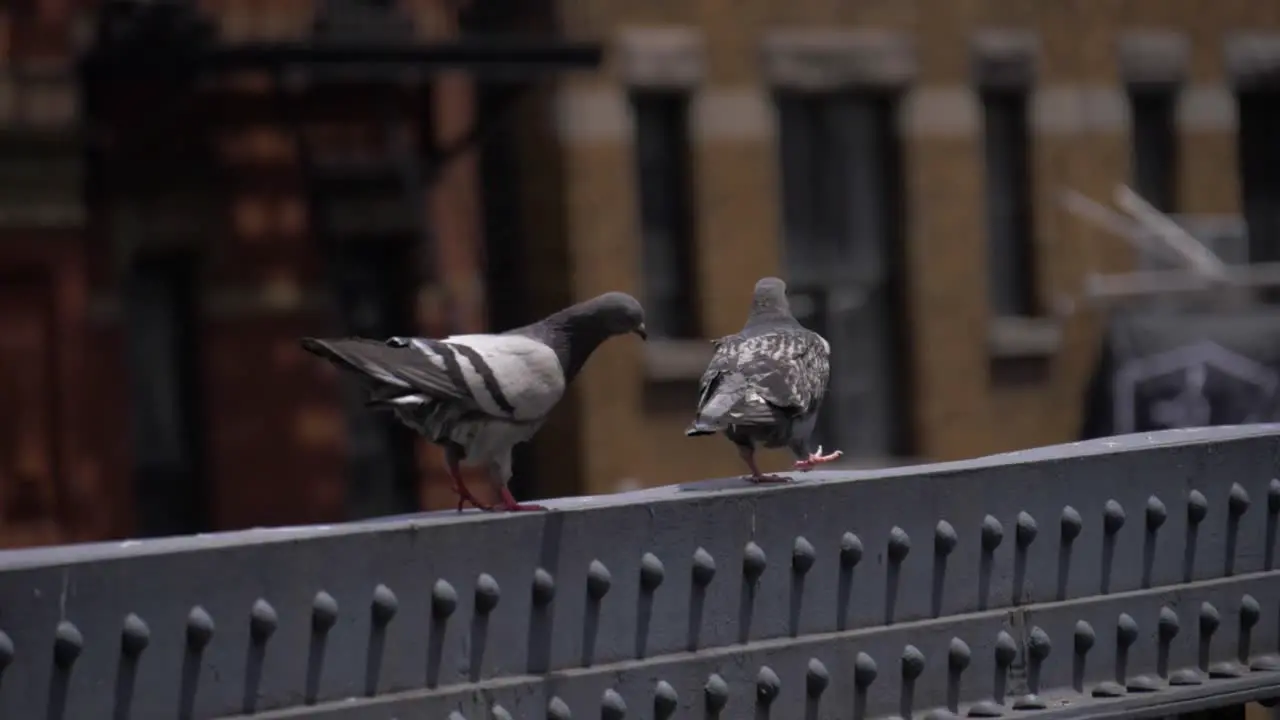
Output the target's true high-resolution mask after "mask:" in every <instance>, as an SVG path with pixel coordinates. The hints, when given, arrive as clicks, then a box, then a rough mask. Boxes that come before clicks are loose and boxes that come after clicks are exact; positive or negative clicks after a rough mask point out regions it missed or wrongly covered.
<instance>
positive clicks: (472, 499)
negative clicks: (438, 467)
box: [445, 457, 493, 512]
mask: <svg viewBox="0 0 1280 720" xmlns="http://www.w3.org/2000/svg"><path fill="white" fill-rule="evenodd" d="M445 469H446V470H447V471H448V472H449V479H450V480H452V481H453V491H454V492H456V493H458V512H462V510H463V508H465V507H466V505H467V503H471V504H472V505H474V506H476V507H477V508H479V509H481V510H485V511H489V510H493V506H492V505H490V504H488V503H483V502H480V501H479V500H478V499H476V496H475V495H472V494H471V490H469V489H467V484H466V483H464V482H462V471H461V470H460V469H459V468H458V460H457V458H453V457H448V458H446V459H445Z"/></svg>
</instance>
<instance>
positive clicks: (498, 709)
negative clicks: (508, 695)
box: [489, 705, 513, 720]
mask: <svg viewBox="0 0 1280 720" xmlns="http://www.w3.org/2000/svg"><path fill="white" fill-rule="evenodd" d="M489 712H490V714H492V715H493V720H513V718H512V717H511V713H509V712H507V709H506V708H504V707H502V706H501V705H494V706H493V708H492V709H491V710H490V711H489Z"/></svg>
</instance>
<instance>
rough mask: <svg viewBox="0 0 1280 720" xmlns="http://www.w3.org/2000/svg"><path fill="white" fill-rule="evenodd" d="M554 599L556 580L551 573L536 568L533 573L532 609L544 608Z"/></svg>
mask: <svg viewBox="0 0 1280 720" xmlns="http://www.w3.org/2000/svg"><path fill="white" fill-rule="evenodd" d="M555 597H556V579H555V578H553V577H551V573H549V572H547V571H546V570H543V569H542V568H538V569H537V570H534V571H533V604H534V607H546V606H547V605H549V604H551V601H552V600H554V599H555Z"/></svg>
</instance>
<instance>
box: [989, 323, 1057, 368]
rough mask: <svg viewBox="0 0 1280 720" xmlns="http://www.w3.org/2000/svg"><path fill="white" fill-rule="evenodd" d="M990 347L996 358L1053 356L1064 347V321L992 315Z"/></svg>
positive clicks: (992, 354)
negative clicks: (995, 316) (994, 316)
mask: <svg viewBox="0 0 1280 720" xmlns="http://www.w3.org/2000/svg"><path fill="white" fill-rule="evenodd" d="M987 347H988V349H989V351H990V353H991V356H992V357H993V358H1001V359H1005V358H1044V357H1051V356H1053V355H1055V354H1057V352H1058V350H1059V349H1060V348H1061V347H1062V323H1061V322H1060V321H1058V320H1056V319H1053V318H1035V317H997V318H992V320H991V324H990V326H989V327H988V329H987Z"/></svg>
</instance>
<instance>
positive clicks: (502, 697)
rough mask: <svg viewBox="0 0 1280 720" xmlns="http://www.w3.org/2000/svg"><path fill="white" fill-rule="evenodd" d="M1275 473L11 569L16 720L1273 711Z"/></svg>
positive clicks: (876, 485) (656, 511) (1266, 447)
mask: <svg viewBox="0 0 1280 720" xmlns="http://www.w3.org/2000/svg"><path fill="white" fill-rule="evenodd" d="M1278 459H1280V426H1276V425H1259V426H1241V427H1235V428H1208V429H1199V430H1181V431H1169V432H1164V433H1156V434H1146V435H1133V436H1124V437H1116V438H1108V439H1105V440H1098V441H1091V442H1087V443H1075V444H1071V445H1062V446H1055V447H1049V448H1040V449H1036V450H1030V451H1024V452H1019V453H1011V454H1006V455H999V456H993V457H989V458H982V459H978V460H973V461H966V462H959V463H948V464H939V465H930V466H919V467H910V468H898V469H892V470H880V471H875V472H864V473H851V472H829V473H823V472H814V473H810V474H808V475H804V476H800V477H801V480H800V481H799V482H797V483H795V484H793V485H789V486H785V487H752V486H748V485H747V484H746V483H745V482H744V481H742V480H740V479H724V480H713V481H705V482H700V483H694V484H690V485H682V486H669V487H662V488H656V489H652V490H644V491H638V492H633V493H627V494H621V495H615V496H607V497H592V498H568V499H562V500H559V501H553V502H551V503H549V504H550V505H551V506H552V511H550V512H547V513H521V514H514V515H487V514H463V515H459V514H456V513H452V512H444V513H430V514H423V515H420V516H413V517H400V518H389V519H383V520H378V521H367V522H359V523H351V524H345V525H335V526H318V527H295V528H279V529H257V530H248V531H242V532H232V533H221V534H214V535H207V536H194V537H177V538H167V539H156V540H146V541H130V542H123V543H103V544H93V545H80V546H61V547H49V548H40V549H30V550H15V551H7V552H0V631H3V635H0V668H2V670H0V717H3V718H14V719H17V718H22V719H24V720H25V719H28V718H67V719H78V718H102V717H108V712H110V713H111V715H110V716H111V717H114V718H130V717H132V718H169V717H178V718H210V717H225V716H235V715H240V714H254V713H256V714H257V715H256V716H257V717H267V718H285V717H317V718H335V719H336V718H407V717H422V718H440V719H441V720H444V719H445V718H448V719H449V720H460V719H463V720H478V719H480V718H537V719H541V718H555V719H564V718H570V717H574V718H596V717H601V718H614V719H617V718H651V717H652V718H656V719H658V720H663V719H669V718H723V719H724V720H730V719H737V718H773V719H774V720H782V719H787V720H790V719H791V718H806V719H807V718H819V717H821V718H875V717H887V716H895V715H896V716H901V717H912V716H918V715H924V714H927V715H928V716H930V717H938V718H941V717H948V716H952V715H966V714H967V715H969V716H976V717H993V716H997V715H1020V716H1024V715H1025V716H1031V717H1047V716H1052V717H1141V716H1144V715H1168V714H1173V713H1175V712H1186V711H1188V710H1191V709H1195V708H1199V707H1206V706H1214V705H1222V704H1229V703H1238V702H1243V701H1245V700H1248V699H1259V698H1262V699H1266V698H1270V697H1276V696H1280V571H1277V570H1276V569H1275V560H1276V558H1275V545H1276V542H1275V541H1276V537H1275V536H1276V527H1277V518H1278V516H1280V480H1277V479H1275V473H1276V468H1277V460H1278ZM108 709H110V710H108Z"/></svg>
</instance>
